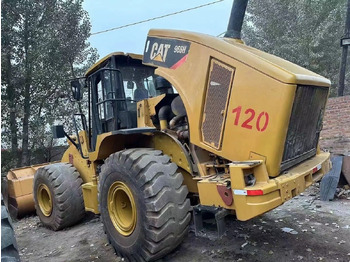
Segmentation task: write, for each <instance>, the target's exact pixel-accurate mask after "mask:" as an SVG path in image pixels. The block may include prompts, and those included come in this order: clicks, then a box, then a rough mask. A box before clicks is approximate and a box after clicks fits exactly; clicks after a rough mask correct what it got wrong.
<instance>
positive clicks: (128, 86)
mask: <svg viewBox="0 0 350 262" xmlns="http://www.w3.org/2000/svg"><path fill="white" fill-rule="evenodd" d="M126 88H127V89H134V82H133V81H128V82H127V84H126Z"/></svg>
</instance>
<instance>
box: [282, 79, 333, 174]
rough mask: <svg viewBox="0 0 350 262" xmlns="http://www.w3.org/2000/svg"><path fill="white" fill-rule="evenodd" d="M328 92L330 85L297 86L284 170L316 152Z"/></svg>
mask: <svg viewBox="0 0 350 262" xmlns="http://www.w3.org/2000/svg"><path fill="white" fill-rule="evenodd" d="M327 96H328V88H325V87H317V86H306V85H299V86H297V90H296V93H295V98H294V104H293V109H292V114H291V117H290V120H289V126H288V133H287V138H286V142H285V145H284V153H283V159H282V164H281V171H284V170H286V169H288V168H290V167H292V166H294V165H296V164H298V163H300V162H302V161H303V160H305V159H307V158H310V157H312V156H314V155H315V154H316V149H317V143H318V139H319V136H320V132H321V129H322V120H323V115H324V110H325V107H326V101H327Z"/></svg>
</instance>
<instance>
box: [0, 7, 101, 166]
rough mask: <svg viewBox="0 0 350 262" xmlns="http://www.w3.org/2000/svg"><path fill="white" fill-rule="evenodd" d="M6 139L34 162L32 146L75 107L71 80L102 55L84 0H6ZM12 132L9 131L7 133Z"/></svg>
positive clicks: (26, 159) (23, 158) (3, 82)
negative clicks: (91, 42)
mask: <svg viewBox="0 0 350 262" xmlns="http://www.w3.org/2000/svg"><path fill="white" fill-rule="evenodd" d="M1 13H2V18H1V22H2V27H1V31H2V39H1V40H2V46H1V53H2V59H1V67H2V79H1V86H2V93H3V101H2V105H3V106H2V108H6V110H3V111H2V119H3V128H2V131H3V132H2V142H3V143H4V142H5V143H6V142H7V144H10V148H11V151H12V152H13V153H15V152H16V153H17V150H18V144H19V143H18V141H19V140H20V142H21V144H22V156H21V164H22V165H28V164H30V155H29V152H30V149H35V148H38V147H43V146H45V143H51V141H50V139H46V138H47V136H48V127H49V126H50V125H52V124H53V122H54V121H55V119H57V118H61V120H64V119H67V117H71V116H70V114H71V113H70V112H72V111H74V109H73V106H74V105H73V104H72V103H70V102H69V99H68V98H69V97H70V93H69V90H68V88H67V81H66V80H67V79H69V78H73V77H75V76H76V75H81V74H82V72H83V71H84V69H86V68H87V67H89V66H90V65H91V64H92V62H94V61H95V60H96V59H97V52H96V50H95V49H93V48H91V47H90V46H89V43H88V42H87V39H88V37H89V35H90V28H91V25H90V22H89V18H88V14H87V12H86V11H84V10H83V9H82V0H66V1H64V0H38V1H31V0H3V1H2V10H1ZM8 130H10V132H7V131H8Z"/></svg>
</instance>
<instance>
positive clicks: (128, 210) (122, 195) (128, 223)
mask: <svg viewBox="0 0 350 262" xmlns="http://www.w3.org/2000/svg"><path fill="white" fill-rule="evenodd" d="M107 207H108V213H109V217H110V219H111V221H112V223H113V225H114V227H115V229H116V230H117V231H118V232H119V233H120V234H121V235H123V236H129V235H131V233H132V232H133V231H134V229H135V227H136V222H137V212H136V203H135V200H134V196H133V194H132V192H131V190H130V188H129V187H128V186H127V185H126V184H125V183H123V182H121V181H116V182H114V183H113V184H112V185H111V187H110V188H109V190H108V197H107Z"/></svg>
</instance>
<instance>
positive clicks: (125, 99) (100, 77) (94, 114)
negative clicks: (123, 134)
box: [71, 53, 174, 151]
mask: <svg viewBox="0 0 350 262" xmlns="http://www.w3.org/2000/svg"><path fill="white" fill-rule="evenodd" d="M154 70H155V67H153V66H147V65H143V64H142V56H141V55H136V54H124V53H112V54H110V55H108V56H107V57H105V58H103V59H101V60H100V61H99V62H97V63H96V64H95V65H94V66H93V67H92V68H90V69H89V70H88V71H87V73H86V78H85V81H86V87H87V89H88V92H87V94H88V97H87V105H88V106H87V109H88V119H89V120H88V123H86V124H84V122H85V116H83V114H75V115H80V116H81V117H82V118H84V119H83V121H82V122H83V126H86V128H84V130H87V131H88V136H89V142H90V143H89V145H90V150H91V151H94V150H95V144H96V140H97V136H98V135H100V134H103V133H108V132H112V131H117V130H122V129H132V128H136V127H137V103H138V102H139V101H142V100H144V99H148V98H152V97H155V96H158V95H162V94H174V89H173V87H172V86H171V84H170V83H169V82H168V81H167V80H165V79H164V78H161V77H157V76H155V74H154ZM71 85H72V91H73V97H74V98H75V99H76V100H80V99H81V98H80V97H81V96H82V91H81V90H80V87H79V85H78V83H77V80H73V81H72V82H71ZM75 122H77V121H75ZM89 131H90V132H89ZM78 132H79V131H77V133H78Z"/></svg>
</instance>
